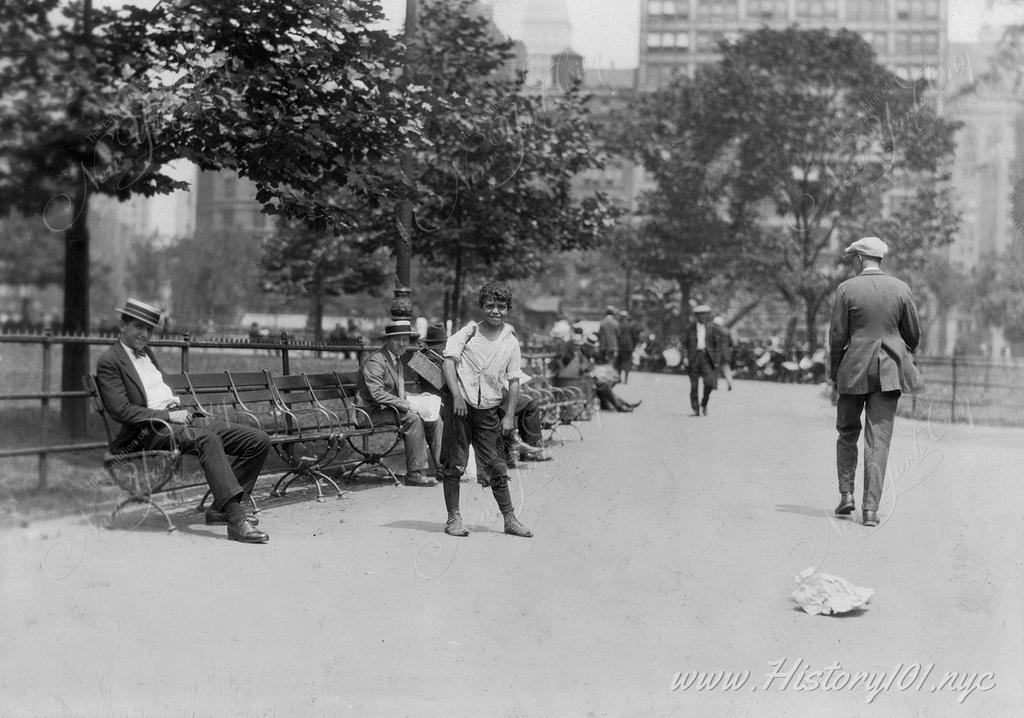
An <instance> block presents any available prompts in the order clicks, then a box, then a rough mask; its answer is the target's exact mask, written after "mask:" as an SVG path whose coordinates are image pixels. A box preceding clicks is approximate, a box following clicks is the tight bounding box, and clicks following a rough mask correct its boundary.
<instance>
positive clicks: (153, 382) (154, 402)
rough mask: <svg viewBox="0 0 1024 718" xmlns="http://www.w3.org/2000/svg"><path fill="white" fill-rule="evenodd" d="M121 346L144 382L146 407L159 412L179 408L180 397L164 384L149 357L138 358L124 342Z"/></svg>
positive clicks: (145, 355) (161, 376)
mask: <svg viewBox="0 0 1024 718" xmlns="http://www.w3.org/2000/svg"><path fill="white" fill-rule="evenodd" d="M121 346H122V347H124V350H125V351H126V352H127V353H128V358H129V359H130V360H131V362H132V366H134V367H135V371H136V373H138V375H139V379H141V380H142V390H143V391H144V392H146V406H148V407H149V408H150V409H156V410H158V411H162V410H164V409H170V408H171V407H174V406H178V404H179V403H180V402H179V401H178V397H176V396H175V395H174V392H173V391H171V387H169V386H167V384H165V383H164V377H163V375H162V374H161V373H160V370H159V369H157V368H156V365H155V364H154V363H153V360H152V359H150V358H149V355H148V354H145V353H143V355H142V356H136V355H135V351H134V350H133V349H132V348H131V347H129V346H127V345H125V343H124V342H121Z"/></svg>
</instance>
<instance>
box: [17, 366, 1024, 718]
mask: <svg viewBox="0 0 1024 718" xmlns="http://www.w3.org/2000/svg"><path fill="white" fill-rule="evenodd" d="M686 391H687V388H686V381H685V379H684V378H683V377H678V376H672V375H644V374H641V375H636V376H635V377H634V379H633V380H632V381H631V383H630V384H629V385H628V386H626V387H623V393H624V394H625V395H627V396H629V397H631V398H643V399H644V404H643V406H642V407H641V408H640V409H638V410H637V411H636V413H634V414H609V413H602V414H601V416H600V418H599V420H598V421H594V422H591V423H589V424H586V425H584V429H583V431H584V434H585V440H584V441H582V442H581V441H579V440H577V439H573V438H570V439H568V441H567V443H566V445H565V446H564V447H562V448H561V449H560V450H558V453H557V458H556V460H555V461H553V462H548V463H544V464H534V465H531V466H530V467H529V469H528V470H523V471H520V472H518V473H517V475H516V481H515V485H514V495H515V496H516V501H517V503H518V504H520V505H521V507H522V508H521V510H520V515H521V517H522V519H523V521H524V523H525V524H526V525H528V526H529V527H530V528H532V529H533V530H534V532H535V533H536V537H535V538H533V539H529V540H526V539H518V538H513V537H509V536H505V535H503V534H502V533H501V532H500V524H499V520H498V516H497V514H496V511H495V507H494V503H493V500H492V499H491V497H490V495H489V494H485V493H484V492H483V491H481V490H480V489H478V488H477V487H476V486H475V485H474V486H473V487H466V488H464V491H463V513H464V515H465V516H466V517H467V519H468V524H469V528H470V530H471V531H472V535H471V536H470V537H469V538H466V539H454V538H450V537H447V536H445V535H443V534H442V533H441V528H442V525H443V520H444V507H443V501H442V497H441V490H440V488H431V489H424V488H411V487H398V488H395V487H391V486H387V485H382V484H374V485H369V486H361V487H359V488H358V489H357V490H354V491H352V492H351V493H350V494H349V495H348V497H347V498H345V499H344V500H340V501H339V500H337V499H331V500H328V501H326V502H325V503H316V502H314V501H290V502H288V503H286V504H283V505H281V504H279V505H276V506H275V505H273V504H271V503H270V502H268V503H267V509H268V510H267V511H266V512H265V513H264V514H263V515H262V516H263V523H262V525H261V528H266V530H267V531H269V532H270V533H271V535H272V540H271V543H270V544H268V545H267V546H247V545H241V544H237V543H232V542H228V541H227V540H226V539H225V538H224V535H223V528H219V529H217V530H210V529H207V527H206V526H205V525H204V524H203V523H202V521H201V517H199V516H198V515H197V514H194V513H190V512H185V511H182V512H181V513H179V514H178V515H177V517H176V518H177V522H178V524H179V525H180V526H181V527H182V530H179V531H178V532H176V533H174V534H167V533H166V532H165V531H164V530H163V528H162V524H161V521H160V519H159V517H156V516H154V517H152V518H150V519H147V520H146V521H144V522H143V523H142V524H141V525H140V526H138V527H137V528H135V529H134V530H130V531H129V530H120V531H107V530H104V529H100V528H97V527H95V524H94V523H91V522H89V521H87V520H85V519H84V518H81V517H79V518H65V519H60V520H54V521H48V522H43V523H38V524H33V525H31V526H29V527H27V528H17V529H7V530H4V531H2V532H0V572H2V573H0V696H2V697H0V705H2V706H3V707H2V708H0V714H4V715H13V716H25V715H40V716H56V715H60V716H115V715H133V716H136V715H146V716H165V715H167V716H227V715H254V716H299V715H302V716H336V715H352V716H360V717H362V716H388V717H392V716H404V715H409V716H433V715H450V716H543V717H547V716H644V717H647V716H679V717H683V716H768V715H771V716H776V715H777V716H822V715H842V716H860V715H864V716H929V717H931V716H1004V715H1019V714H1020V710H1021V709H1022V707H1024V689H1022V682H1021V680H1020V677H1021V675H1024V633H1022V627H1024V595H1022V594H1024V592H1022V590H1021V587H1022V584H1024V582H1022V574H1024V569H1022V559H1021V548H1022V546H1024V524H1022V521H1021V516H1020V507H1021V505H1022V504H1024V482H1022V481H1021V478H1022V471H1024V470H1022V468H1021V467H1022V466H1024V441H1022V439H1024V431H1021V430H1013V429H994V428H993V429H986V428H971V427H967V426H961V425H957V426H952V427H951V426H947V425H945V424H943V423H941V420H940V419H936V420H934V421H921V422H916V423H915V422H910V421H905V420H901V421H899V422H898V423H897V430H898V432H899V435H898V437H897V440H896V443H895V446H894V447H893V452H892V457H891V464H890V467H891V468H890V475H889V480H888V482H887V486H886V492H885V499H884V505H883V507H882V511H881V514H882V517H883V521H882V524H881V525H880V526H878V527H877V528H874V529H868V528H865V527H863V526H861V525H860V524H859V523H857V522H855V521H845V520H836V519H834V518H833V517H832V516H831V509H832V507H833V506H834V504H835V502H836V499H837V493H836V489H835V479H834V475H833V471H834V469H833V468H832V467H833V461H834V460H833V445H834V430H833V429H832V424H833V421H834V419H833V410H832V407H831V406H830V405H829V404H828V402H827V400H825V399H823V398H822V396H821V394H820V390H818V389H817V388H815V387H808V386H795V385H787V386H780V385H774V384H765V383H752V382H739V383H737V387H736V390H735V391H733V392H731V393H730V392H718V393H716V394H715V396H714V398H713V400H712V405H711V415H710V416H709V417H707V418H691V417H689V416H688V414H689V408H688V406H686V404H687V399H686ZM858 490H859V479H858ZM858 502H859V496H858ZM807 566H818V567H820V568H821V569H822V570H824V571H827V572H830V573H835V574H838V575H840V576H843V577H845V578H847V579H849V580H850V581H852V582H854V583H857V584H860V585H866V586H870V587H872V588H874V589H875V591H876V594H875V598H874V599H873V601H872V603H871V607H870V609H869V610H867V611H865V612H863V613H861V614H860V615H856V616H849V617H843V618H836V617H823V616H808V615H805V614H804V613H802V612H801V611H799V610H796V609H795V606H794V604H792V603H791V602H790V601H789V600H788V594H789V592H790V590H791V588H792V587H793V575H794V574H795V573H796V572H798V571H800V570H801V569H803V568H805V567H807ZM773 670H774V671H775V672H776V673H777V674H778V675H777V677H775V678H769V677H768V674H770V673H771V672H772V671H773ZM716 671H726V672H731V673H732V674H733V675H732V676H730V677H731V679H732V680H733V685H739V686H740V687H739V688H737V689H735V690H724V689H723V688H722V686H721V685H719V687H717V688H715V689H703V690H699V689H698V687H697V685H698V683H699V682H700V681H707V680H713V679H714V677H715V672H716ZM954 671H955V672H958V674H957V676H956V677H955V678H949V679H947V681H951V686H947V687H942V688H939V689H937V690H932V689H933V687H937V686H939V685H940V684H941V683H942V682H943V679H944V677H945V675H946V673H947V672H954ZM694 672H703V673H704V674H705V675H700V676H698V674H697V673H694ZM744 672H749V674H748V675H747V674H745V673H744ZM858 672H862V673H864V675H862V676H861V677H860V678H859V682H858V683H857V685H856V687H855V688H852V689H851V688H849V687H848V683H849V682H850V681H851V680H852V675H853V674H857V673H858ZM787 673H791V674H792V676H791V677H790V678H789V679H788V682H787V680H786V677H785V674H787ZM720 675H721V674H720ZM745 675H746V678H744V676H745ZM869 679H870V680H871V681H872V685H874V686H875V687H876V688H878V686H877V685H876V684H877V682H878V681H883V682H882V683H881V684H880V686H881V687H880V688H879V689H878V690H877V691H876V692H875V693H874V695H873V698H872V694H871V693H870V692H868V691H866V690H865V689H864V682H865V681H867V680H869ZM887 684H888V685H887ZM844 686H846V687H845V688H844ZM901 686H903V687H902V688H901ZM972 687H973V690H971V688H972ZM673 688H675V689H674V690H673ZM955 688H959V689H960V690H955Z"/></svg>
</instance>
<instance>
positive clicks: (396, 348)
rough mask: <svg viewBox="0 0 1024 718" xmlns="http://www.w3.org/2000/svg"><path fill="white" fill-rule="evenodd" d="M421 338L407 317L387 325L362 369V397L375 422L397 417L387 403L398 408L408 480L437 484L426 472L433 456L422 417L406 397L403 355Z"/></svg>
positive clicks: (413, 483) (418, 483)
mask: <svg viewBox="0 0 1024 718" xmlns="http://www.w3.org/2000/svg"><path fill="white" fill-rule="evenodd" d="M418 338H419V335H418V334H417V333H416V332H415V331H413V329H412V324H411V323H410V322H409V321H408V320H398V321H393V322H391V323H389V324H387V325H385V327H384V333H383V334H381V335H380V336H379V337H378V339H380V340H381V341H382V342H383V344H384V346H382V347H381V348H380V349H378V350H377V351H375V352H372V353H371V354H369V355H368V356H367V357H366V359H365V360H364V361H363V366H362V367H361V368H360V370H359V397H360V399H362V402H363V404H364V405H365V407H366V410H367V413H368V414H369V415H370V421H372V422H374V424H376V423H377V422H378V421H381V420H384V421H386V420H389V419H393V418H394V416H395V414H394V412H393V411H389V410H388V409H387V408H385V407H393V408H394V409H396V410H397V411H398V417H399V422H400V425H401V427H402V433H403V440H404V442H405V469H406V471H405V483H406V484H408V485H410V486H437V481H435V480H434V479H432V478H430V477H428V476H427V475H426V472H427V469H428V467H429V465H430V459H429V456H428V451H427V439H426V430H425V428H424V425H423V419H422V417H420V415H419V414H417V413H416V412H415V411H413V410H412V406H411V404H410V403H409V401H408V400H407V399H406V398H405V363H404V362H403V361H402V356H403V355H404V354H405V353H406V352H407V351H408V350H409V342H410V341H411V340H413V339H418ZM409 378H410V379H413V378H414V377H411V376H410V377H409Z"/></svg>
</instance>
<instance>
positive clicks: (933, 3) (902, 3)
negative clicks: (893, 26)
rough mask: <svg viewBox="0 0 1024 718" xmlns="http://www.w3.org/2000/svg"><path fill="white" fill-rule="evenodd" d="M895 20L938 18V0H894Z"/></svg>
mask: <svg viewBox="0 0 1024 718" xmlns="http://www.w3.org/2000/svg"><path fill="white" fill-rule="evenodd" d="M896 19H897V20H938V19H939V0H896Z"/></svg>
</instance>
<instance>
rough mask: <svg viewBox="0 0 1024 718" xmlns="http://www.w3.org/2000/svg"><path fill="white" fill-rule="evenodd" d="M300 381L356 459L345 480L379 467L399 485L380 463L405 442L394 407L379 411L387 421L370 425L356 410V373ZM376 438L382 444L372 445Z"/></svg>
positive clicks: (366, 416) (363, 411) (321, 375)
mask: <svg viewBox="0 0 1024 718" xmlns="http://www.w3.org/2000/svg"><path fill="white" fill-rule="evenodd" d="M303 377H304V378H305V381H306V386H307V388H308V389H309V391H310V393H311V395H312V396H313V397H315V399H316V401H317V404H318V406H319V407H321V408H322V409H325V410H327V411H330V412H332V413H333V414H334V415H335V416H336V417H337V420H338V422H339V423H340V426H341V428H342V433H343V435H344V438H345V441H346V442H347V444H348V446H349V448H350V449H351V450H352V451H353V452H354V453H355V454H356V456H357V457H358V460H357V461H356V462H355V464H354V465H353V466H352V468H351V469H349V470H348V472H347V473H346V474H345V478H346V480H348V481H352V480H354V479H355V477H356V474H357V473H358V472H359V471H360V470H361V469H364V468H371V467H379V468H382V469H383V470H384V472H385V473H386V474H387V475H388V476H389V477H391V480H392V481H394V482H395V485H396V486H398V485H400V484H401V482H400V481H399V480H398V477H397V476H395V472H393V471H392V470H391V469H390V468H388V466H387V464H385V463H384V461H383V459H384V457H386V456H388V455H390V454H391V453H392V452H393V451H394V449H395V447H396V446H397V445H398V442H400V441H402V439H403V438H404V432H403V431H402V425H401V418H400V416H399V413H398V410H397V409H395V408H394V407H380V408H381V409H384V410H385V415H386V416H387V418H386V419H385V420H380V419H378V421H377V422H376V423H375V422H373V421H372V420H371V419H370V415H369V414H368V413H367V411H366V408H365V407H362V406H359V404H358V401H357V399H356V397H357V396H358V386H359V374H358V373H357V372H351V373H347V374H342V373H340V372H324V373H318V374H303ZM379 437H382V438H383V441H380V442H375V441H374V440H375V439H377V438H379Z"/></svg>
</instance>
